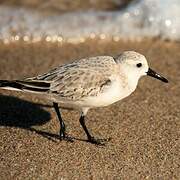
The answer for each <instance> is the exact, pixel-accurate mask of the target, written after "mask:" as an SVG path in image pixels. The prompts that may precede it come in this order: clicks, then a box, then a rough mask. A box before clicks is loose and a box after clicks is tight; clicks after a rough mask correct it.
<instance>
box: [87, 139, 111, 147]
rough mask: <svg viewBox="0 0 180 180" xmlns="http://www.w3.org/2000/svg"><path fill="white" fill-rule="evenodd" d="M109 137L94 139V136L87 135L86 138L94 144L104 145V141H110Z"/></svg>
mask: <svg viewBox="0 0 180 180" xmlns="http://www.w3.org/2000/svg"><path fill="white" fill-rule="evenodd" d="M110 140H111V138H106V139H98V138H97V139H96V138H94V137H89V138H88V140H87V141H88V142H90V143H92V144H95V145H100V146H104V145H105V143H106V142H108V141H110Z"/></svg>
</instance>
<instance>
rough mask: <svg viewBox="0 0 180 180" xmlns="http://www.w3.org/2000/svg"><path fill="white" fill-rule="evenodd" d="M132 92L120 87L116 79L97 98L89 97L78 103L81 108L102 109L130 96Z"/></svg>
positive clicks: (120, 83) (120, 84)
mask: <svg viewBox="0 0 180 180" xmlns="http://www.w3.org/2000/svg"><path fill="white" fill-rule="evenodd" d="M133 91H134V90H131V89H129V88H128V87H126V86H123V85H122V82H120V80H118V79H116V80H114V81H112V83H111V85H110V86H109V87H108V88H107V89H106V90H105V91H104V92H103V93H101V94H99V95H98V96H93V97H92V96H89V97H86V98H85V99H83V101H81V102H79V103H80V104H81V106H82V107H83V106H84V107H103V106H108V105H110V104H112V103H114V102H117V101H119V100H121V99H123V98H125V97H126V96H128V95H129V94H131V93H132V92H133Z"/></svg>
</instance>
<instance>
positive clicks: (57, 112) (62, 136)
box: [53, 102, 73, 142]
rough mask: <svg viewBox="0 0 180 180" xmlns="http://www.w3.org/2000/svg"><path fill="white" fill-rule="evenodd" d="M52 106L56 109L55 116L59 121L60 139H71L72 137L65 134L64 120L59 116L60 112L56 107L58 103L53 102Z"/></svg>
mask: <svg viewBox="0 0 180 180" xmlns="http://www.w3.org/2000/svg"><path fill="white" fill-rule="evenodd" d="M53 106H54V109H55V111H56V114H57V117H58V120H59V122H60V140H67V141H71V142H72V141H73V140H72V138H70V137H68V136H67V135H66V126H65V124H64V121H63V119H62V117H61V113H60V111H59V107H58V103H54V102H53Z"/></svg>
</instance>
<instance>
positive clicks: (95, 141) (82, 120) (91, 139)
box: [79, 114, 110, 145]
mask: <svg viewBox="0 0 180 180" xmlns="http://www.w3.org/2000/svg"><path fill="white" fill-rule="evenodd" d="M79 122H80V124H81V126H82V127H83V129H84V131H85V133H86V135H87V138H88V142H90V143H92V144H97V145H104V143H103V142H105V141H109V140H110V139H109V138H108V139H95V138H94V137H93V136H91V134H90V133H89V131H88V129H87V127H86V124H85V116H84V115H83V114H81V117H80V119H79Z"/></svg>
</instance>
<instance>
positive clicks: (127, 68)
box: [115, 51, 168, 83]
mask: <svg viewBox="0 0 180 180" xmlns="http://www.w3.org/2000/svg"><path fill="white" fill-rule="evenodd" d="M115 60H116V62H117V63H118V64H120V69H121V71H123V72H124V73H125V74H127V75H128V77H129V78H130V79H132V80H133V79H134V80H136V79H137V80H138V79H139V78H140V77H141V76H144V75H148V76H152V77H154V78H156V79H159V80H161V81H163V82H165V83H167V82H168V80H167V79H166V78H164V77H163V76H162V75H160V74H158V73H156V72H155V71H154V70H152V69H151V68H149V66H148V63H147V60H146V58H145V56H143V55H142V54H140V53H137V52H135V51H124V52H123V53H121V54H120V55H118V56H117V57H116V58H115Z"/></svg>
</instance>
